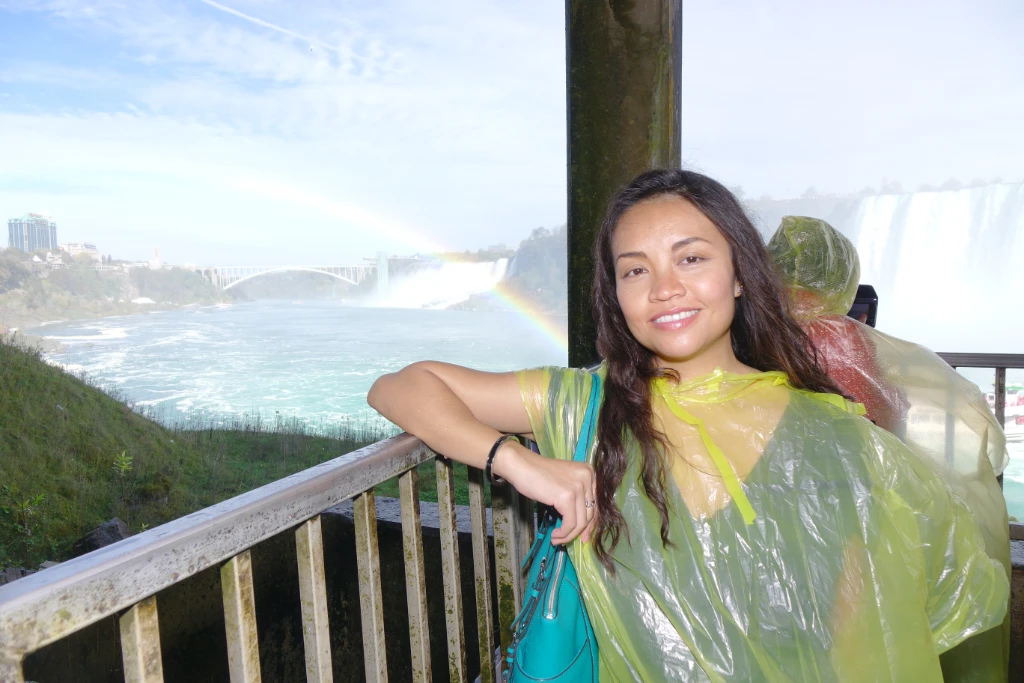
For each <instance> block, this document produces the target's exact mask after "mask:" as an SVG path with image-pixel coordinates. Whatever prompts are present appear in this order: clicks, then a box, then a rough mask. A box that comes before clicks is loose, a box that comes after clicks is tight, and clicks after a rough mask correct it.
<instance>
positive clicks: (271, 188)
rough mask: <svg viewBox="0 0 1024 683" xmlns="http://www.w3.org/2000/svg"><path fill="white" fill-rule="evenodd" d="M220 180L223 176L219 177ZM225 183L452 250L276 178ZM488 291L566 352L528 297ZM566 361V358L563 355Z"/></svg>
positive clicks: (428, 248)
mask: <svg viewBox="0 0 1024 683" xmlns="http://www.w3.org/2000/svg"><path fill="white" fill-rule="evenodd" d="M222 180H223V179H222ZM226 182H227V184H228V185H229V186H230V187H232V188H233V189H235V190H238V191H242V192H246V193H252V194H256V195H258V196H260V197H262V198H268V197H269V198H272V199H275V200H278V201H281V202H285V203H289V204H297V205H300V206H304V207H306V208H310V209H314V210H316V211H318V212H319V213H322V214H324V215H326V216H330V217H331V218H335V219H338V220H341V221H345V222H347V223H352V224H355V225H360V226H364V227H365V228H366V229H371V230H374V231H376V232H378V233H379V234H381V235H383V236H384V237H386V238H387V239H389V240H391V241H392V242H397V243H399V244H403V245H405V246H406V247H408V248H410V249H413V250H414V251H416V252H419V253H424V254H444V253H446V252H447V253H452V251H453V250H452V249H448V248H446V247H445V246H444V245H441V244H438V243H436V242H433V241H432V240H430V239H428V238H426V237H425V236H424V235H422V234H421V233H419V232H417V231H415V230H413V229H411V228H409V227H408V226H406V225H404V224H402V223H400V222H399V221H396V220H393V219H390V218H388V217H386V216H383V215H381V214H380V213H378V212H375V211H370V210H368V209H367V208H366V207H363V206H359V205H357V204H353V203H350V202H344V201H339V200H337V199H329V198H327V197H324V196H323V195H319V194H316V193H315V192H310V191H308V190H305V189H303V188H300V187H296V186H294V185H289V184H288V183H286V182H283V181H280V180H273V181H271V180H269V179H266V178H260V177H257V176H252V175H245V174H235V175H234V176H233V177H230V178H228V179H226ZM441 260H442V261H443V262H446V263H453V262H457V261H458V259H456V258H454V257H443V256H442V257H441ZM491 294H492V295H493V296H494V297H495V298H497V299H498V300H500V301H501V302H502V303H504V304H505V305H506V306H508V308H509V309H511V310H512V311H513V312H515V313H516V314H518V315H520V316H522V317H523V318H524V319H525V320H526V321H527V322H528V323H530V325H531V326H532V327H534V328H535V329H536V330H537V331H538V332H540V334H541V335H542V336H543V337H544V338H545V339H547V340H549V341H550V342H551V343H552V344H554V345H555V346H556V347H557V348H558V349H560V350H561V351H562V352H564V353H566V354H568V352H569V337H568V334H567V331H566V330H565V329H564V328H563V327H562V326H561V325H559V324H558V323H557V322H556V321H555V320H553V319H552V318H551V317H550V316H548V315H545V314H544V313H543V312H541V311H540V310H538V309H537V307H536V306H534V305H533V304H532V303H531V302H530V301H528V300H527V299H526V298H525V297H523V296H521V295H520V294H518V293H516V292H514V291H512V290H510V289H509V288H507V287H503V286H502V285H501V284H499V285H498V286H497V287H495V288H494V290H492V292H491ZM566 360H567V361H568V358H566Z"/></svg>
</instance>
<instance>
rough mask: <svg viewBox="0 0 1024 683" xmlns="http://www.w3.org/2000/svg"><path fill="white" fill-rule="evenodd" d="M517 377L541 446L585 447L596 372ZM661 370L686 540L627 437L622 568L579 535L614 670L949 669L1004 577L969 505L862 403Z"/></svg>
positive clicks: (552, 451)
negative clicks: (654, 494) (948, 655)
mask: <svg viewBox="0 0 1024 683" xmlns="http://www.w3.org/2000/svg"><path fill="white" fill-rule="evenodd" d="M602 372H603V370H602ZM519 379H520V386H521V389H522V395H523V399H524V402H525V404H526V407H527V412H528V414H529V417H530V423H531V426H532V429H533V433H534V435H535V436H536V439H537V442H538V445H539V447H540V452H541V453H543V454H545V455H548V456H550V457H554V458H560V459H569V458H571V457H572V454H573V450H574V448H575V444H576V440H577V436H578V430H579V428H580V424H581V422H582V419H583V415H584V411H585V409H586V401H587V398H588V396H589V391H590V382H591V378H590V375H589V374H588V373H587V372H585V371H583V370H575V369H564V368H543V369H539V370H527V371H523V372H522V373H520V374H519ZM653 389H654V398H653V409H654V414H655V419H656V421H657V423H658V426H659V427H660V428H661V429H662V430H663V432H664V433H665V434H666V436H667V438H668V440H669V442H670V444H671V446H672V449H671V455H670V462H671V477H670V482H669V486H668V487H667V488H668V493H669V496H668V498H667V502H668V504H669V508H670V530H669V537H670V540H671V545H670V546H668V547H663V546H662V543H661V538H660V535H659V531H660V520H659V517H658V514H657V511H656V510H655V508H654V506H653V505H652V504H651V502H650V501H649V500H648V499H647V497H646V496H645V495H644V494H643V492H642V489H641V487H640V485H639V483H638V481H639V450H638V447H637V446H636V444H635V442H634V443H630V442H628V441H627V444H629V445H628V446H627V448H628V449H629V458H628V460H629V463H628V465H627V470H626V474H625V477H624V479H623V483H622V485H621V486H620V488H619V490H618V491H617V492H616V501H617V502H618V505H619V507H620V509H621V510H622V514H623V516H624V518H625V521H626V526H627V528H628V530H629V537H628V540H627V539H626V538H625V537H624V538H623V539H622V540H621V541H620V543H619V544H618V546H617V547H616V548H615V550H614V552H613V555H612V557H613V560H614V564H615V568H616V571H615V573H614V575H612V574H610V573H609V572H608V571H607V570H606V569H605V568H604V566H603V565H601V564H600V562H598V561H597V559H596V557H595V555H594V553H593V548H592V546H591V545H590V544H589V543H588V544H583V543H581V542H580V541H578V540H577V541H574V542H573V544H572V545H571V547H570V552H571V554H572V559H573V561H574V563H575V566H576V569H577V572H578V574H579V577H580V583H581V587H582V589H583V594H584V599H585V603H586V606H587V610H588V612H589V614H590V617H591V620H592V622H593V625H594V631H595V633H596V635H597V640H598V646H599V650H600V676H601V680H602V681H645V682H651V683H653V682H655V681H715V682H719V681H736V682H739V681H743V682H748V681H773V682H784V681H785V682H790V681H791V682H793V683H807V682H812V681H858V682H860V681H891V682H893V683H905V682H906V681H915V682H920V683H928V682H929V681H942V671H941V668H940V664H939V654H940V653H942V652H944V651H946V650H948V649H949V648H951V647H953V646H954V645H956V644H957V643H959V642H961V641H962V640H964V639H965V638H967V637H968V636H970V635H971V634H974V633H978V632H980V631H983V630H985V629H989V628H991V627H993V626H995V625H997V624H999V623H1001V622H1002V620H1003V615H1004V613H1005V611H1006V603H1007V597H1008V593H1009V587H1008V581H1007V578H1006V575H1005V573H1004V572H1003V570H1002V568H1001V567H1000V566H999V565H998V563H996V562H993V561H992V560H991V559H990V558H989V557H988V556H987V555H986V554H985V552H984V545H983V540H982V538H981V536H980V534H979V533H978V529H977V526H976V525H975V524H974V523H973V520H972V519H971V516H970V513H969V512H968V511H967V509H966V508H965V507H964V506H963V504H962V503H961V502H960V501H959V500H958V499H957V498H956V497H955V496H954V495H952V494H951V493H950V490H949V489H948V488H947V487H946V486H945V485H944V484H943V483H942V482H941V481H940V480H939V479H938V478H937V477H936V476H935V474H934V472H933V471H932V470H931V469H930V468H929V467H927V466H925V465H924V464H922V462H921V461H920V460H919V459H917V458H916V457H914V456H913V455H912V454H910V453H908V452H907V450H906V448H905V447H904V446H903V445H902V444H901V443H900V441H899V440H898V439H896V438H895V437H894V436H893V435H891V434H889V433H887V432H885V431H884V430H882V429H879V428H877V427H875V426H874V425H872V424H871V423H870V422H868V421H867V420H865V419H864V418H862V417H860V416H859V415H857V414H854V413H855V412H856V411H854V412H851V410H852V404H850V405H848V404H847V403H846V402H845V401H843V400H842V399H841V398H839V397H836V396H831V395H820V394H812V393H809V392H803V391H797V390H795V389H793V388H792V387H791V386H790V385H789V384H788V382H787V380H786V377H785V375H784V374H782V373H779V372H767V373H756V374H752V375H743V376H740V375H734V374H730V373H723V372H721V371H716V372H715V373H713V374H711V375H709V376H707V377H703V378H700V379H697V380H693V381H690V382H686V383H684V384H681V385H679V386H675V385H671V384H669V383H667V382H662V381H659V382H657V383H655V385H654V387H653ZM595 448H596V445H595ZM590 457H591V458H593V451H592V452H591V454H590Z"/></svg>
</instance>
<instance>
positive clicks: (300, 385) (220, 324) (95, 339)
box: [33, 301, 1024, 519]
mask: <svg viewBox="0 0 1024 683" xmlns="http://www.w3.org/2000/svg"><path fill="white" fill-rule="evenodd" d="M33 332H34V333H35V334H41V335H44V336H46V337H48V338H50V339H54V340H57V341H60V342H61V343H62V344H63V345H64V347H65V349H66V351H65V352H64V353H60V354H52V355H51V356H50V357H49V359H50V360H51V361H52V362H56V363H60V364H62V365H64V366H65V367H67V368H68V369H69V370H71V371H74V372H84V373H85V374H86V375H87V376H88V377H89V378H90V379H91V381H92V382H93V383H94V384H97V385H99V386H102V387H106V388H113V389H115V390H116V391H117V392H119V393H120V394H121V395H122V396H123V397H124V398H126V399H129V400H131V401H133V402H135V404H136V405H138V406H142V407H145V408H146V409H147V410H148V411H150V412H151V413H152V414H153V415H154V416H155V417H156V418H157V419H159V420H161V421H162V422H165V423H170V422H175V421H178V420H183V419H186V420H187V419H190V418H193V417H195V416H197V415H198V416H203V418H204V419H211V418H212V419H216V418H217V417H218V416H220V417H223V416H226V415H232V414H233V415H239V414H245V413H248V414H250V415H252V414H256V413H258V414H259V415H260V416H261V417H262V418H264V419H271V420H272V419H274V418H275V417H278V416H279V417H282V418H292V417H294V418H298V419H300V420H305V421H308V422H310V423H313V424H318V423H319V424H324V425H330V424H332V423H335V422H337V421H340V420H350V421H355V422H356V423H360V422H365V423H372V422H375V421H377V420H379V419H380V418H379V417H378V416H377V415H376V413H374V412H373V411H371V410H370V409H369V408H368V407H367V406H366V392H367V391H368V390H369V388H370V385H371V384H372V383H373V381H374V379H376V378H377V377H378V376H380V375H381V374H383V373H386V372H392V371H395V370H398V369H399V368H401V367H404V366H405V365H407V364H409V363H411V362H413V361H416V360H423V359H433V360H441V361H448V362H452V363H458V364H460V365H467V366H470V367H474V368H477V369H480V370H490V371H502V370H513V369H517V368H523V367H533V366H538V365H564V364H565V363H566V355H565V351H564V350H562V349H561V348H560V347H559V346H557V345H556V344H555V343H554V342H553V341H552V340H551V338H550V337H548V336H547V335H546V334H545V333H544V332H543V331H542V330H541V328H539V327H538V326H537V325H536V324H534V323H533V322H532V321H530V320H528V319H526V318H524V317H523V316H521V315H518V314H516V313H499V312H493V313H487V312H469V311H454V310H429V309H402V308H358V307H351V306H345V305H342V304H339V303H338V302H334V301H302V302H288V301H258V302H251V303H245V304H236V305H233V306H227V307H209V308H192V309H185V310H177V311H166V312H154V313H150V314H146V315H136V316H124V317H115V318H104V319H101V320H93V321H80V322H75V323H61V324H54V325H48V326H46V327H43V328H39V329H37V330H33ZM969 378H970V379H972V380H975V381H980V378H975V377H973V376H972V377H969ZM989 382H991V380H989ZM983 388H985V389H987V390H990V389H991V388H990V387H983ZM1010 449H1011V451H1010V455H1011V463H1010V466H1009V467H1008V468H1007V470H1006V473H1005V480H1004V483H1005V491H1006V497H1007V503H1008V506H1009V509H1010V514H1011V515H1015V516H1016V517H1017V518H1018V519H1024V444H1022V443H1020V442H1016V443H1011V445H1010Z"/></svg>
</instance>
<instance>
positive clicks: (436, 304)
mask: <svg viewBox="0 0 1024 683" xmlns="http://www.w3.org/2000/svg"><path fill="white" fill-rule="evenodd" d="M508 264H509V260H508V259H504V258H503V259H498V260H497V261H487V262H483V263H439V264H436V265H429V266H426V267H424V268H420V269H418V270H415V271H413V272H411V273H409V274H406V275H399V276H396V277H394V278H392V279H391V281H390V283H389V286H388V292H387V293H386V294H384V295H377V296H376V297H375V298H373V299H372V300H371V305H372V306H378V307H382V308H434V309H438V308H448V307H449V306H451V305H453V304H457V303H460V302H462V301H465V300H466V299H468V298H469V297H471V296H472V295H474V294H482V293H483V292H488V291H490V290H492V289H494V287H496V286H497V284H498V283H499V282H501V281H502V280H503V279H504V278H505V275H506V274H507V273H508Z"/></svg>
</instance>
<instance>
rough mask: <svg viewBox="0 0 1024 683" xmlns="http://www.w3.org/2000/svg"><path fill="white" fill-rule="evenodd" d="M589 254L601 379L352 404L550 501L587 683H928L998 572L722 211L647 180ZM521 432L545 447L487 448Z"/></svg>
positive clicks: (701, 186)
mask: <svg viewBox="0 0 1024 683" xmlns="http://www.w3.org/2000/svg"><path fill="white" fill-rule="evenodd" d="M594 249H595V252H594V254H595V259H594V261H595V271H594V285H593V309H594V315H595V319H596V322H597V331H598V338H597V347H598V352H599V353H600V355H601V358H602V361H603V362H602V363H601V366H600V368H599V369H597V370H596V372H597V374H598V375H599V376H601V377H602V379H603V383H602V385H603V387H604V391H603V395H602V397H601V404H600V412H599V416H598V423H597V430H596V439H595V440H594V444H593V446H592V448H591V452H590V454H589V461H588V462H587V463H578V462H573V461H572V455H573V451H574V449H575V447H576V441H577V439H578V436H579V430H580V426H581V423H582V420H583V416H584V413H585V411H586V407H587V402H588V398H589V395H590V388H591V384H592V382H593V374H592V372H591V371H588V370H585V369H576V368H539V369H533V370H523V371H518V372H509V373H484V372H478V371H475V370H472V369H468V368H463V367H459V366H455V365H449V364H444V363H437V362H431V361H424V362H420V363H415V364H413V365H411V366H409V367H407V368H405V369H403V370H401V371H399V372H397V373H394V374H390V375H385V376H383V377H381V378H380V379H378V380H377V381H376V382H375V383H374V385H373V387H372V389H371V390H370V393H369V396H368V401H369V403H370V405H371V406H373V407H374V408H376V409H377V410H378V411H380V413H381V414H382V415H383V416H384V417H386V418H387V419H389V420H391V421H393V422H394V423H396V424H397V425H399V426H400V427H401V428H403V429H405V430H406V431H408V432H410V433H412V434H414V435H416V436H418V437H419V438H421V439H422V440H423V441H424V442H425V443H426V444H427V445H428V446H430V447H431V448H432V449H434V450H435V451H437V452H438V453H442V454H444V455H446V456H449V457H451V458H454V459H455V460H458V461H460V462H464V463H466V464H468V465H471V466H473V467H480V468H483V467H484V466H485V464H486V461H487V455H488V453H489V451H490V450H491V449H492V446H493V445H495V444H498V448H497V449H496V451H495V454H494V456H493V462H492V464H493V470H492V472H493V473H494V474H495V475H497V476H500V477H503V478H504V479H506V480H507V481H508V482H510V483H511V484H512V485H513V486H514V487H516V488H517V489H518V490H519V492H520V493H522V494H523V495H525V496H527V497H528V498H531V499H533V500H536V501H538V502H540V503H543V504H546V505H551V506H554V508H555V509H556V510H557V511H558V512H559V513H560V514H561V515H562V520H563V522H562V525H561V527H560V528H559V529H558V530H557V531H556V532H555V533H554V535H553V539H554V541H555V542H558V543H567V544H569V553H570V556H571V557H572V560H573V564H574V566H575V568H576V572H577V574H578V577H579V581H580V589H581V592H582V594H583V598H584V602H585V605H586V610H587V612H588V614H589V616H590V619H591V622H592V624H593V627H594V632H595V634H596V638H597V644H598V649H599V673H600V680H602V681H645V682H655V681H698V682H712V681H714V682H716V683H717V682H723V681H730V682H731V681H735V682H740V681H743V682H749V681H773V682H783V681H791V682H793V683H797V682H799V683H806V682H810V681H858V682H860V681H890V682H899V683H903V682H905V681H916V682H922V683H927V682H930V681H934V682H939V681H942V675H943V674H942V668H941V665H940V655H941V653H942V652H945V651H947V650H949V649H950V648H952V647H954V646H955V645H957V644H958V643H960V642H962V641H963V640H964V639H966V638H968V637H969V636H971V635H972V634H975V633H978V632H981V631H985V630H987V629H990V628H992V627H994V626H996V625H998V624H1000V623H1001V622H1002V621H1003V617H1004V615H1005V613H1006V604H1007V599H1008V595H1009V586H1008V581H1007V577H1006V574H1005V572H1004V571H1003V570H1002V568H1001V567H1000V566H999V564H998V563H997V562H994V561H993V560H992V559H991V558H990V557H989V556H988V555H986V553H985V548H984V540H983V538H982V537H981V534H980V533H979V530H978V528H977V526H976V525H975V524H974V523H973V520H972V518H971V513H970V512H969V511H968V510H967V508H966V507H965V506H964V505H963V503H962V502H961V501H960V499H959V498H958V497H957V496H956V495H955V494H953V492H952V491H951V490H950V489H949V487H948V486H947V485H946V484H945V483H944V482H943V481H942V480H941V479H940V478H939V477H938V476H936V475H935V473H934V472H933V471H932V470H931V469H930V468H929V467H928V466H927V465H926V464H925V463H923V462H921V460H920V459H919V458H918V457H917V456H915V455H914V454H913V453H912V452H911V451H909V450H908V449H907V448H906V447H905V446H904V445H903V444H902V443H901V442H900V441H899V439H897V438H896V437H894V436H893V435H892V434H890V433H889V432H886V431H885V430H883V429H880V428H878V427H877V426H875V425H873V424H872V423H871V422H869V421H868V420H866V419H865V418H864V417H863V416H862V414H863V412H864V409H863V406H861V405H860V404H855V403H852V402H850V401H848V400H847V399H845V398H844V397H843V396H842V395H840V391H839V389H838V387H837V386H836V385H835V383H834V382H833V381H832V380H831V379H829V377H828V375H827V374H826V373H825V372H824V371H823V369H822V368H821V367H820V366H819V365H818V363H817V362H816V359H815V353H814V348H813V345H812V344H811V342H810V340H809V338H808V337H807V335H806V333H804V331H803V330H802V329H801V328H800V326H799V324H798V323H797V321H796V320H795V319H794V318H793V317H792V315H791V314H790V312H789V306H788V298H787V295H786V290H785V288H784V287H783V285H782V282H781V281H780V279H779V277H778V274H777V273H776V271H775V270H774V266H773V264H772V260H771V257H770V255H769V253H768V251H767V249H766V248H765V245H764V242H763V240H762V239H761V237H760V235H759V234H758V233H757V231H756V229H755V228H754V226H753V225H752V224H751V222H750V220H749V219H748V218H747V216H746V215H745V213H744V211H743V209H742V207H741V206H740V204H739V202H738V201H737V200H736V198H735V197H734V196H733V195H732V194H731V193H730V192H729V191H728V190H727V189H725V187H724V186H722V185H721V184H720V183H718V182H716V181H714V180H712V179H711V178H708V177H706V176H703V175H700V174H698V173H693V172H690V171H683V170H672V169H669V170H655V171H649V172H647V173H643V174H641V175H640V176H638V177H637V178H635V179H634V180H633V181H632V182H631V183H630V184H629V185H628V186H626V187H625V188H624V189H622V190H621V191H620V192H619V193H618V194H617V195H616V197H615V198H614V199H613V201H612V202H611V205H610V207H609V209H608V213H607V215H606V217H605V220H604V222H603V224H602V226H601V230H600V232H599V234H598V237H597V240H596V243H595V245H594ZM509 433H515V434H524V435H526V436H528V437H529V438H531V439H533V440H535V441H536V442H537V445H538V447H539V451H540V455H538V454H535V453H533V452H532V451H531V450H529V449H528V448H525V447H523V446H521V445H520V444H518V443H516V442H514V441H501V442H500V443H499V441H498V440H499V439H502V437H503V435H504V434H509Z"/></svg>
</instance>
